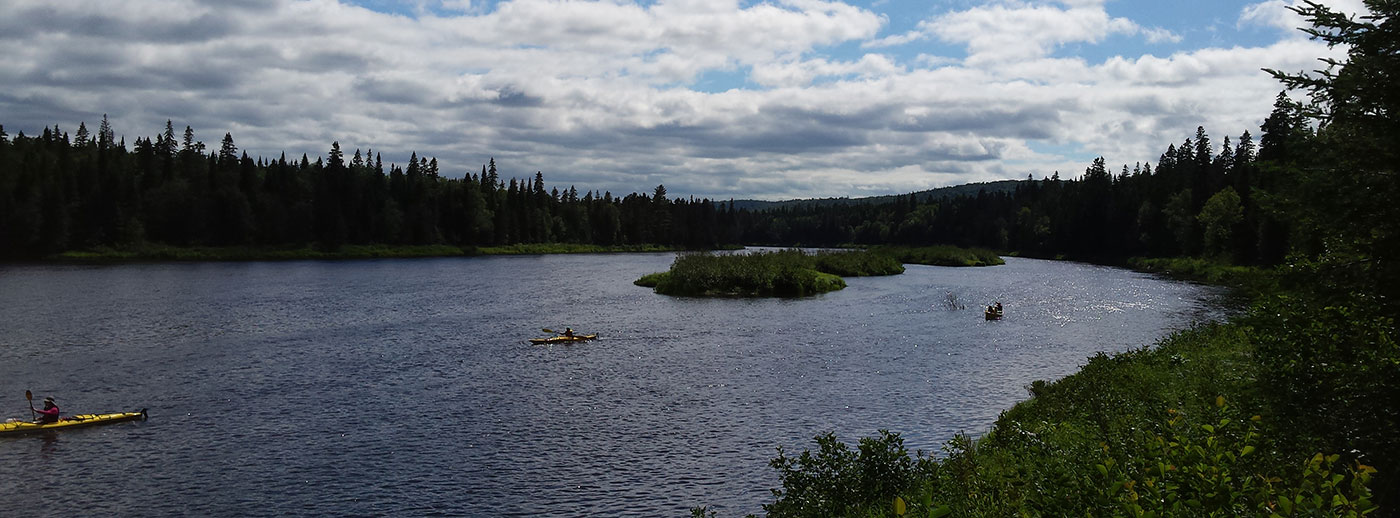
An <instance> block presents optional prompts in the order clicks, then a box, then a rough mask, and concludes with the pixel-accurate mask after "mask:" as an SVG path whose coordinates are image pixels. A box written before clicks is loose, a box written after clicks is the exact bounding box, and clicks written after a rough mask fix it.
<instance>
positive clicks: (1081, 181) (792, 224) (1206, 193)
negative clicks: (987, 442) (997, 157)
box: [739, 94, 1311, 264]
mask: <svg viewBox="0 0 1400 518" xmlns="http://www.w3.org/2000/svg"><path fill="white" fill-rule="evenodd" d="M1263 130H1264V133H1263V137H1262V138H1261V141H1260V145H1259V146H1257V147H1256V145H1255V142H1254V137H1253V136H1252V135H1251V134H1250V132H1248V131H1246V132H1244V133H1243V134H1242V135H1240V136H1239V137H1238V138H1237V139H1235V140H1234V141H1233V142H1232V141H1231V139H1230V138H1229V137H1226V138H1224V139H1223V141H1222V142H1221V144H1220V145H1219V146H1218V147H1216V146H1214V145H1213V144H1212V142H1211V137H1210V136H1209V135H1208V134H1207V133H1206V130H1205V128H1203V127H1201V128H1197V130H1196V134H1195V135H1194V136H1193V137H1188V138H1186V139H1185V141H1184V142H1182V143H1181V144H1180V145H1176V144H1172V145H1169V146H1168V147H1167V150H1166V151H1165V152H1164V153H1162V154H1161V156H1160V158H1159V159H1158V161H1157V163H1156V165H1155V166H1154V165H1152V164H1151V163H1138V164H1134V165H1133V166H1132V167H1129V166H1127V165H1123V166H1122V168H1121V169H1120V170H1118V171H1116V172H1115V171H1113V170H1110V169H1109V168H1108V166H1107V165H1106V164H1105V161H1104V159H1103V158H1098V159H1096V160H1094V161H1093V163H1092V164H1091V165H1089V167H1088V168H1087V169H1085V171H1084V174H1083V176H1081V177H1079V178H1078V179H1077V180H1061V179H1060V177H1059V173H1058V172H1057V173H1055V174H1054V175H1053V176H1051V177H1048V178H1044V179H1042V180H1036V179H1034V178H1027V179H1026V180H1024V181H1022V182H1020V184H1019V185H1018V186H1017V187H1016V189H1014V190H1011V191H999V192H981V193H978V194H975V195H970V196H959V197H955V198H949V199H943V200H939V201H933V202H925V201H921V200H920V198H918V197H917V196H916V195H915V194H909V195H904V196H900V197H898V198H897V199H896V200H895V201H893V202H889V203H883V204H875V205H872V204H865V203H857V202H846V203H844V204H841V205H835V206H826V207H819V206H798V207H788V208H782V209H778V210H774V211H771V212H768V213H763V214H756V215H750V216H749V217H748V218H747V219H748V220H749V221H748V225H747V226H746V227H745V228H744V229H741V230H742V235H743V236H744V238H745V240H747V241H751V242H767V243H779V244H797V243H801V244H807V245H814V246H830V245H838V244H844V243H855V244H862V245H874V244H901V245H924V244H931V243H939V244H953V245H958V246H967V247H986V248H992V249H996V250H1003V251H1015V252H1020V253H1023V254H1027V255H1033V256H1067V257H1074V258H1081V259H1093V260H1103V261H1114V262H1118V261H1122V260H1123V259H1126V258H1128V257H1138V256H1146V257H1172V256H1195V255H1208V256H1213V257H1218V258H1221V259H1225V260H1231V261H1234V262H1237V263H1240V264H1277V263H1278V262H1280V261H1281V260H1282V259H1283V258H1284V256H1285V255H1286V254H1287V252H1288V250H1289V247H1290V246H1291V244H1290V237H1291V236H1290V234H1289V225H1288V216H1287V215H1286V214H1285V213H1284V211H1283V210H1281V208H1280V207H1279V206H1278V203H1277V202H1276V196H1274V194H1275V193H1276V192H1277V190H1278V187H1279V182H1280V181H1279V176H1280V173H1279V172H1278V171H1277V170H1276V168H1274V167H1261V164H1264V163H1276V162H1278V161H1280V160H1285V159H1288V158H1290V157H1292V156H1294V155H1295V154H1297V153H1299V152H1300V150H1301V149H1302V146H1301V143H1302V141H1304V140H1305V139H1306V138H1308V137H1309V135H1310V134H1311V130H1310V128H1309V127H1308V125H1307V124H1306V123H1305V122H1304V120H1303V119H1302V117H1301V115H1300V114H1299V113H1298V108H1297V107H1295V106H1294V105H1293V104H1292V103H1291V102H1290V101H1288V99H1287V98H1286V97H1282V94H1280V98H1279V101H1278V104H1277V109H1276V110H1275V112H1274V114H1273V115H1272V116H1270V117H1269V119H1268V120H1267V121H1266V122H1265V124H1264V125H1263ZM739 219H740V220H744V219H746V218H743V217H741V218H739Z"/></svg>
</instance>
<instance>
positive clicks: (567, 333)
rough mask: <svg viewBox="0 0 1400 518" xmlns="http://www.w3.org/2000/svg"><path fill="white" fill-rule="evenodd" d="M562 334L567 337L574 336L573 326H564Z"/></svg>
mask: <svg viewBox="0 0 1400 518" xmlns="http://www.w3.org/2000/svg"><path fill="white" fill-rule="evenodd" d="M564 336H567V337H569V338H573V337H574V328H572V327H566V328H564Z"/></svg>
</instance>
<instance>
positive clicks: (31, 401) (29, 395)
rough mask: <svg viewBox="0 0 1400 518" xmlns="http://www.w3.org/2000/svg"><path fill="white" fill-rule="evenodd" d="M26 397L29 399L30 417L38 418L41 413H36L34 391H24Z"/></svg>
mask: <svg viewBox="0 0 1400 518" xmlns="http://www.w3.org/2000/svg"><path fill="white" fill-rule="evenodd" d="M24 399H27V400H29V417H31V418H33V419H35V420H38V419H39V414H36V413H34V393H33V392H30V391H28V390H26V391H24Z"/></svg>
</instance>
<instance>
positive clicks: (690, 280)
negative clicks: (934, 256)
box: [635, 250, 904, 297]
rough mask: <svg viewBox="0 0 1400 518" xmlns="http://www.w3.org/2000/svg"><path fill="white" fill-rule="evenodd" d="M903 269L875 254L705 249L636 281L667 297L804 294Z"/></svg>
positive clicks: (790, 295) (902, 266) (902, 270)
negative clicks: (718, 252) (719, 251)
mask: <svg viewBox="0 0 1400 518" xmlns="http://www.w3.org/2000/svg"><path fill="white" fill-rule="evenodd" d="M900 273H904V265H901V264H899V261H896V260H894V259H893V258H891V257H889V256H886V255H881V254H875V253H870V252H819V253H816V254H807V253H805V252H802V251H801V250H782V251H777V252H759V253H752V254H733V255H713V254H708V253H700V254H684V255H681V256H679V257H677V258H676V260H675V262H674V263H672V264H671V269H670V271H666V272H661V273H653V274H649V275H645V276H643V277H642V278H640V279H637V281H636V282H635V284H637V285H638V286H646V287H651V288H656V292H657V293H661V294H663V295H689V296H721V297H801V296H805V295H815V294H818V293H825V292H828V291H835V290H839V289H842V288H845V287H846V281H843V280H841V277H842V276H845V277H853V276H868V275H896V274H900Z"/></svg>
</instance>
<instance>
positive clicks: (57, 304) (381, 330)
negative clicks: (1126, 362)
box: [0, 254, 1219, 516]
mask: <svg viewBox="0 0 1400 518" xmlns="http://www.w3.org/2000/svg"><path fill="white" fill-rule="evenodd" d="M673 258H674V256H673V255H672V254H646V255H570V256H526V257H484V258H470V259H460V258H451V259H415V260H378V261H346V262H316V261H307V262H275V263H211V264H139V265H119V266H96V267H83V266H0V418H4V417H27V416H28V409H27V406H26V402H25V401H24V399H23V396H24V391H25V390H26V389H29V390H33V391H34V394H35V399H36V400H37V399H39V398H42V397H44V396H48V395H54V396H56V398H57V399H58V401H59V403H60V406H61V407H62V408H63V410H64V412H65V413H83V412H111V411H119V410H130V409H139V408H142V407H146V408H148V409H149V412H150V416H151V417H150V420H149V421H146V422H142V423H125V424H116V425H110V426H105V427H97V428H89V429H84V430H74V431H68V432H64V433H61V434H54V435H50V436H47V437H44V436H34V437H23V438H0V508H4V509H11V510H18V509H38V508H42V507H44V506H51V505H56V504H55V502H58V504H57V505H59V507H61V508H63V509H78V510H82V511H83V512H84V513H85V514H89V515H101V514H108V513H115V514H120V515H145V516H169V515H185V516H268V515H286V514H292V515H337V516H376V515H451V516H461V515H468V516H472V515H476V516H524V515H530V516H541V515H545V516H585V515H598V516H686V515H687V509H688V508H689V507H691V506H695V505H701V504H704V505H709V506H710V507H711V509H714V510H717V511H719V512H720V514H721V515H725V516H732V515H742V514H744V513H749V512H753V513H761V508H760V505H761V504H762V503H764V502H767V501H769V500H770V498H771V497H770V495H769V492H768V489H769V488H772V487H774V486H776V484H777V477H776V473H775V472H773V470H772V469H771V468H769V467H768V466H767V461H768V460H769V459H770V458H771V457H773V456H774V455H775V452H776V448H777V447H778V446H783V447H785V448H786V449H788V450H789V451H792V450H797V451H800V450H801V449H802V448H806V447H809V446H811V445H813V444H814V443H813V442H812V440H811V439H812V437H813V436H815V435H817V434H819V433H823V432H826V431H834V432H835V433H836V434H837V436H838V437H839V438H841V439H842V440H844V441H847V442H853V441H855V440H856V439H858V438H860V437H864V436H870V435H874V434H875V433H877V430H879V429H882V428H883V429H890V430H894V431H899V432H902V434H903V436H904V437H905V438H906V444H907V445H908V446H909V447H910V449H911V450H914V449H923V450H927V451H934V450H937V449H938V447H939V446H940V445H941V444H942V443H943V442H944V441H946V440H947V439H949V438H950V437H951V436H952V435H953V434H954V433H956V432H959V431H967V432H969V433H973V434H976V433H981V432H984V431H985V430H986V429H987V428H988V426H989V425H990V424H991V422H992V421H993V420H994V419H995V418H996V416H997V415H998V414H999V413H1000V412H1001V411H1002V410H1004V409H1006V408H1007V407H1009V406H1010V405H1012V404H1013V403H1015V402H1016V401H1019V400H1021V399H1024V398H1025V397H1026V391H1025V389H1024V387H1025V385H1027V384H1028V383H1030V382H1031V381H1033V380H1036V379H1053V378H1057V377H1061V376H1064V375H1066V374H1069V373H1072V372H1073V371H1074V370H1075V369H1076V368H1077V367H1078V366H1079V365H1082V364H1083V362H1084V361H1085V359H1086V358H1087V357H1088V356H1091V355H1092V354H1093V353H1094V352H1096V351H1101V350H1108V351H1119V350H1124V349H1129V348H1136V347H1141V346H1143V345H1148V344H1151V343H1152V342H1154V341H1155V340H1156V339H1157V338H1159V337H1161V336H1163V335H1164V334H1165V333H1167V332H1169V331H1170V330H1171V329H1176V328H1181V327H1184V326H1186V325H1188V324H1189V323H1190V322H1192V321H1196V320H1200V319H1203V318H1206V317H1209V316H1210V315H1212V314H1213V313H1214V312H1215V311H1216V310H1217V309H1218V304H1219V302H1218V293H1216V292H1215V291H1213V290H1210V289H1208V288H1203V287H1200V286H1195V285H1190V284H1183V283H1177V282H1171V281H1165V280H1161V279H1157V278H1153V277H1150V276H1146V275H1142V274H1137V273H1133V272H1129V271H1124V270H1118V269H1111V268H1102V267H1096V266H1089V265H1083V264H1075V263H1062V262H1047V261H1036V260H1029V259H1015V258H1011V259H1008V260H1007V264H1006V265H1005V266H999V267H991V268H940V267H927V266H910V267H909V269H908V271H907V272H906V273H905V274H904V275H899V276H893V277H878V278H863V279H861V278H855V279H847V281H848V282H849V287H848V288H846V289H845V290H843V291H839V292H835V293H831V294H827V295H823V296H818V297H813V298H805V299H797V300H738V299H723V300H706V299H688V298H670V297H664V296H659V295H655V294H653V293H652V292H651V290H649V289H646V288H639V287H636V286H633V285H632V284H631V282H632V281H633V280H634V279H636V278H637V277H639V276H641V275H642V274H645V273H649V272H654V271H662V270H665V269H666V268H667V267H668V266H669V265H670V263H671V261H672V259H673ZM948 293H953V294H955V295H957V297H958V298H959V299H961V300H962V301H964V302H965V303H966V304H967V305H968V308H967V309H965V310H961V311H950V310H948V309H946V308H945V307H944V301H945V298H946V296H947V294H948ZM993 300H1000V301H1002V302H1003V304H1005V306H1006V313H1007V316H1006V319H1005V320H1003V321H1000V322H987V321H985V320H983V319H982V314H981V311H980V307H979V305H985V304H987V303H990V302H992V301H993ZM564 326H572V327H573V328H574V329H576V330H579V331H581V332H590V333H591V332H597V333H599V334H600V335H601V336H602V337H603V338H602V339H600V340H598V341H595V342H591V343H587V344H582V345H570V346H533V345H529V344H527V343H526V342H525V339H527V338H532V337H538V336H545V334H544V333H542V332H541V331H540V328H542V327H548V328H554V329H563V327H564Z"/></svg>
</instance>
